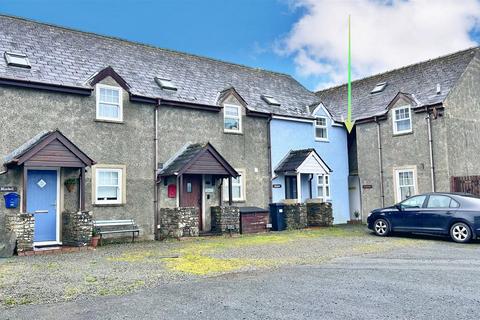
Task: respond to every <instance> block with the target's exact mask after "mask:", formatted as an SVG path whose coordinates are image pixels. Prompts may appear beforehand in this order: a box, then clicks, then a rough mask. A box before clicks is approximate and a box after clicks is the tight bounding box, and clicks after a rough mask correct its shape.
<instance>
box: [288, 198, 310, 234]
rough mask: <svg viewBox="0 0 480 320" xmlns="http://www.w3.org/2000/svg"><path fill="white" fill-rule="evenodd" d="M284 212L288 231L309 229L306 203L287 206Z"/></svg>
mask: <svg viewBox="0 0 480 320" xmlns="http://www.w3.org/2000/svg"><path fill="white" fill-rule="evenodd" d="M284 211H285V225H286V227H287V230H293V229H303V228H306V227H307V206H306V205H305V204H304V203H295V204H285V209H284Z"/></svg>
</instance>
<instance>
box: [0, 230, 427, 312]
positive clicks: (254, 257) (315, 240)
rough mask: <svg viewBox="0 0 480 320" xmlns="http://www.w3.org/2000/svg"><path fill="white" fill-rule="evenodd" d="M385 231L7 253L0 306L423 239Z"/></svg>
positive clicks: (0, 270) (323, 258) (1, 268)
mask: <svg viewBox="0 0 480 320" xmlns="http://www.w3.org/2000/svg"><path fill="white" fill-rule="evenodd" d="M424 244H425V241H422V240H413V239H406V238H386V239H383V238H378V237H375V236H373V235H371V234H370V233H369V232H368V231H367V230H366V229H365V228H364V227H362V226H360V227H359V226H355V227H353V226H341V227H333V228H323V229H313V230H302V231H290V232H280V233H274V232H272V233H269V234H264V235H250V236H240V237H234V238H230V237H209V238H199V239H192V240H187V241H169V242H153V241H152V242H141V243H135V244H122V245H108V246H105V247H101V248H99V249H97V250H96V251H85V252H79V253H71V254H64V255H50V256H48V255H44V256H29V257H14V258H11V259H3V260H0V308H12V307H17V306H19V305H25V304H44V303H52V302H64V301H72V300H82V299H86V298H89V297H97V296H121V295H125V294H129V293H132V292H136V291H139V290H143V289H146V288H152V287H156V286H159V285H162V286H164V285H168V284H172V283H179V282H185V281H191V280H195V279H201V278H206V277H211V276H216V275H221V274H230V273H241V272H244V271H258V270H265V269H272V268H278V267H281V266H294V265H307V264H309V265H319V264H322V263H325V262H327V261H330V260H332V259H334V258H339V257H350V256H355V255H362V254H367V253H373V252H384V251H391V250H394V249H398V248H403V247H411V246H422V245H424Z"/></svg>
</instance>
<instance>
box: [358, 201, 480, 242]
mask: <svg viewBox="0 0 480 320" xmlns="http://www.w3.org/2000/svg"><path fill="white" fill-rule="evenodd" d="M367 222H368V228H369V229H370V230H373V232H374V233H375V234H376V235H378V236H381V237H385V236H387V235H389V234H391V233H392V232H408V233H417V234H432V235H444V236H450V237H451V238H452V240H453V241H455V242H460V243H465V242H469V241H470V240H471V239H476V238H477V236H479V235H480V197H477V196H474V195H471V194H459V193H438V192H436V193H426V194H421V195H416V196H413V197H410V198H408V199H406V200H404V201H402V202H400V203H398V204H396V205H394V206H391V207H387V208H383V209H376V210H373V211H372V212H371V213H370V214H369V215H368V219H367Z"/></svg>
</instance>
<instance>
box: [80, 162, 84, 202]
mask: <svg viewBox="0 0 480 320" xmlns="http://www.w3.org/2000/svg"><path fill="white" fill-rule="evenodd" d="M80 211H85V168H81V169H80Z"/></svg>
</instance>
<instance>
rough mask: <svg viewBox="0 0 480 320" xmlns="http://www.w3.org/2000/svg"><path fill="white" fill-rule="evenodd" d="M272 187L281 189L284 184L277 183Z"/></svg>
mask: <svg viewBox="0 0 480 320" xmlns="http://www.w3.org/2000/svg"><path fill="white" fill-rule="evenodd" d="M272 187H273V188H274V189H279V188H281V187H282V185H281V184H279V183H275V184H273V185H272Z"/></svg>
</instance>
